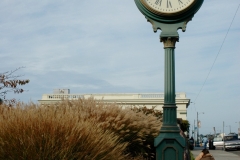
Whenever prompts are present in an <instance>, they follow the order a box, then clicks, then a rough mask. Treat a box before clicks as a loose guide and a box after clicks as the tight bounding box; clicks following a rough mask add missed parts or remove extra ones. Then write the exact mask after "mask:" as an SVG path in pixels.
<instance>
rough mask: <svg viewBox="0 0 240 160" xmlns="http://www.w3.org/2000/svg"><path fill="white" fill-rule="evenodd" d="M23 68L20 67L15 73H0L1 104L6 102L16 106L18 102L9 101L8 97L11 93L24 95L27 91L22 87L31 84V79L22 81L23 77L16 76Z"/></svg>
mask: <svg viewBox="0 0 240 160" xmlns="http://www.w3.org/2000/svg"><path fill="white" fill-rule="evenodd" d="M21 68H23V67H19V68H17V69H15V70H13V71H7V72H4V73H0V104H1V103H3V102H5V103H8V104H10V105H11V104H14V103H16V102H17V100H16V99H15V98H13V99H7V98H6V96H7V94H8V93H9V92H14V93H17V94H19V93H23V92H24V91H25V90H24V89H22V88H21V87H20V86H22V85H25V84H27V83H29V82H30V80H29V79H20V77H22V76H23V75H15V73H16V72H17V71H18V70H19V69H21Z"/></svg>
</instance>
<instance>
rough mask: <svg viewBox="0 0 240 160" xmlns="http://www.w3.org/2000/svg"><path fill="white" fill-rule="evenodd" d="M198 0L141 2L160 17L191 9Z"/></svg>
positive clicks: (148, 0)
mask: <svg viewBox="0 0 240 160" xmlns="http://www.w3.org/2000/svg"><path fill="white" fill-rule="evenodd" d="M196 1H197V0H141V2H142V4H143V5H144V6H145V7H146V8H147V9H148V10H150V11H152V12H154V13H156V14H159V15H173V14H174V15H176V14H178V13H182V12H184V11H185V10H187V9H188V8H189V7H191V6H192V5H193V4H194V2H196Z"/></svg>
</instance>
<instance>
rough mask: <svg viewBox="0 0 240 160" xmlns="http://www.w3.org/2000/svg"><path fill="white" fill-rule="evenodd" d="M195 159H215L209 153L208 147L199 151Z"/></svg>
mask: <svg viewBox="0 0 240 160" xmlns="http://www.w3.org/2000/svg"><path fill="white" fill-rule="evenodd" d="M195 160H215V159H214V157H213V156H212V155H211V154H210V153H209V151H208V149H203V150H202V152H201V153H199V155H198V156H197V157H196V158H195Z"/></svg>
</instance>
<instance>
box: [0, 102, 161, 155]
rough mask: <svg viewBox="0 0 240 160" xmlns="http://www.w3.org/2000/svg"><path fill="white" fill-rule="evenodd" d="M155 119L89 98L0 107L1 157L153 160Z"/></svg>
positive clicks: (156, 126) (157, 131)
mask: <svg viewBox="0 0 240 160" xmlns="http://www.w3.org/2000/svg"><path fill="white" fill-rule="evenodd" d="M160 127H161V122H160V120H158V118H157V117H155V116H154V115H152V114H149V115H146V114H144V113H143V112H138V113H136V112H135V111H133V110H131V108H124V109H123V108H122V107H120V106H118V105H116V104H107V103H103V102H102V101H95V100H94V99H91V98H90V99H87V100H86V99H79V100H74V101H69V100H64V101H62V102H60V103H57V104H51V105H42V106H38V105H35V104H20V103H19V104H18V105H17V106H16V107H12V108H8V107H6V106H5V105H4V104H3V105H2V106H1V107H0V128H1V130H0V158H1V159H20V160H21V159H84V160H85V159H86V160H88V159H98V160H101V159H104V160H108V159H109V160H110V159H111V160H112V159H118V160H121V159H135V160H138V159H153V158H154V153H155V149H154V147H153V143H154V138H155V137H156V136H157V135H158V134H159V131H160Z"/></svg>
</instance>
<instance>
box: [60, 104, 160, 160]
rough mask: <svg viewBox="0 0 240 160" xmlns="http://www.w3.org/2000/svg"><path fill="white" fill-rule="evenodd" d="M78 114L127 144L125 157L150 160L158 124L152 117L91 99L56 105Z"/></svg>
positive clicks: (151, 115) (152, 156)
mask: <svg viewBox="0 0 240 160" xmlns="http://www.w3.org/2000/svg"><path fill="white" fill-rule="evenodd" d="M58 105H59V106H60V105H64V106H71V108H75V109H76V112H78V110H80V112H81V116H82V119H85V120H88V119H92V120H93V121H96V122H97V123H98V124H99V126H101V127H102V128H103V129H104V130H111V131H112V132H114V133H115V134H116V135H118V136H119V137H120V140H121V142H127V143H128V146H127V148H126V150H125V153H129V154H130V155H131V156H132V157H136V156H138V155H141V156H143V157H145V158H147V159H151V158H152V159H154V154H155V148H154V146H153V144H154V138H155V137H157V136H158V134H159V131H160V127H161V124H162V123H161V121H160V120H158V119H159V117H156V116H155V115H153V114H148V115H146V114H145V113H144V112H136V111H133V110H132V108H131V107H128V108H124V109H123V108H122V107H121V106H118V105H117V104H112V103H108V104H107V103H103V102H102V101H96V100H94V99H88V100H83V99H80V100H78V101H63V102H62V103H60V104H58Z"/></svg>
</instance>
